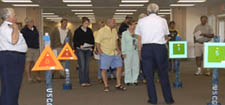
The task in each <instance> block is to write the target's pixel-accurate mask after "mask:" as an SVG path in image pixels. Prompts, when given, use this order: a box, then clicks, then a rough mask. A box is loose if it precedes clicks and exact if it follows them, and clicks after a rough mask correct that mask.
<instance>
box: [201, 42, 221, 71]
mask: <svg viewBox="0 0 225 105" xmlns="http://www.w3.org/2000/svg"><path fill="white" fill-rule="evenodd" d="M204 67H205V68H225V43H212V42H208V43H204Z"/></svg>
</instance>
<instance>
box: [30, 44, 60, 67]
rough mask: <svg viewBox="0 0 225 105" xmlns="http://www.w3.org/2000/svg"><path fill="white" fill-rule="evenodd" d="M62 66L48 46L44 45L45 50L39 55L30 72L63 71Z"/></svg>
mask: <svg viewBox="0 0 225 105" xmlns="http://www.w3.org/2000/svg"><path fill="white" fill-rule="evenodd" d="M63 69H64V68H63V66H62V65H61V64H60V62H59V61H58V60H57V58H56V56H55V54H54V53H53V51H52V49H51V48H50V46H49V45H46V47H45V49H44V50H43V52H42V53H41V56H40V57H39V58H38V60H37V62H36V63H35V65H34V67H33V68H32V71H46V70H63Z"/></svg>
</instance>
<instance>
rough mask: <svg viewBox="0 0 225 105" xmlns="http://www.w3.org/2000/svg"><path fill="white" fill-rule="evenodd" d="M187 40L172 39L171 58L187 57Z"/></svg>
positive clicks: (170, 46)
mask: <svg viewBox="0 0 225 105" xmlns="http://www.w3.org/2000/svg"><path fill="white" fill-rule="evenodd" d="M187 57H188V56H187V41H170V42H169V58H170V59H176V58H187Z"/></svg>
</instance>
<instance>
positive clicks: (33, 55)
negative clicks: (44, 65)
mask: <svg viewBox="0 0 225 105" xmlns="http://www.w3.org/2000/svg"><path fill="white" fill-rule="evenodd" d="M39 56H40V50H39V49H33V48H28V50H27V54H26V61H33V62H36V60H37V59H38V57H39Z"/></svg>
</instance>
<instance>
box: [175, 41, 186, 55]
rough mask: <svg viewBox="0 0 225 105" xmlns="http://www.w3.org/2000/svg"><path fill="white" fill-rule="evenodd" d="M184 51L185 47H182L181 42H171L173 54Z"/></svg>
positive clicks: (181, 53)
mask: <svg viewBox="0 0 225 105" xmlns="http://www.w3.org/2000/svg"><path fill="white" fill-rule="evenodd" d="M184 52H185V49H184V44H183V43H177V44H173V54H174V55H183V54H184Z"/></svg>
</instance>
